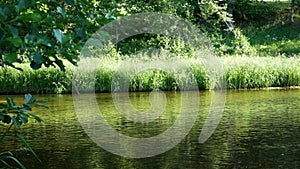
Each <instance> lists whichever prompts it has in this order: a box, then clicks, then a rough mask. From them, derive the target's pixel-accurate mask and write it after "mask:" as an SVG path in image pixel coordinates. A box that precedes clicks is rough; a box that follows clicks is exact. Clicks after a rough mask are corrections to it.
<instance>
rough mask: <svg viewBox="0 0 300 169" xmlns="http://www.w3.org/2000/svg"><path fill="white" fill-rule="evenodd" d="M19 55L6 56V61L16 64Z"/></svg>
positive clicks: (10, 54)
mask: <svg viewBox="0 0 300 169" xmlns="http://www.w3.org/2000/svg"><path fill="white" fill-rule="evenodd" d="M17 58H18V54H17V53H9V54H5V55H4V60H5V61H6V62H9V63H14V62H16V61H17Z"/></svg>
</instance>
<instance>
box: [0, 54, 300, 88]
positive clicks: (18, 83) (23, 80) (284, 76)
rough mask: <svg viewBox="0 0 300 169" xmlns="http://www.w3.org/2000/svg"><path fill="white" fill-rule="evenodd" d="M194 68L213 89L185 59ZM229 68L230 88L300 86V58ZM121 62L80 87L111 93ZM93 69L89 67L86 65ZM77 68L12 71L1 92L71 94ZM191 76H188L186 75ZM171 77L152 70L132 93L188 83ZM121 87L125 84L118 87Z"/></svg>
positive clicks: (84, 78)
mask: <svg viewBox="0 0 300 169" xmlns="http://www.w3.org/2000/svg"><path fill="white" fill-rule="evenodd" d="M183 61H184V62H185V63H186V64H187V65H189V66H190V73H189V74H193V75H194V77H195V78H196V81H197V83H198V87H199V89H209V88H210V87H211V80H210V78H209V76H208V75H207V70H205V68H204V66H203V64H202V62H201V60H200V59H195V58H190V59H183ZM221 62H222V63H223V65H224V67H225V77H226V82H227V87H228V88H230V89H238V88H260V87H285V86H298V85H299V84H300V58H298V57H291V58H285V57H239V56H230V57H223V58H221ZM120 63H121V61H120V60H119V61H118V60H115V59H106V60H103V61H102V62H101V65H100V66H99V68H98V69H97V70H96V78H93V77H90V76H91V74H89V73H87V72H84V71H83V72H81V74H80V75H79V76H78V77H76V80H77V82H78V84H80V85H79V87H81V88H84V89H86V90H91V89H92V88H93V86H91V84H92V83H91V79H92V80H93V79H96V80H95V82H96V83H95V89H96V92H109V91H110V89H111V83H112V77H113V75H114V72H116V69H117V66H118V65H119V64H120ZM83 66H89V65H83ZM72 72H73V67H72V66H68V69H67V71H66V72H62V71H59V69H56V68H50V69H43V68H42V69H40V70H36V71H34V70H31V69H30V68H29V67H25V66H24V71H23V72H20V71H17V70H14V69H8V71H7V75H6V77H5V76H4V75H3V71H0V84H1V86H0V92H1V93H11V94H14V93H28V92H30V93H70V92H71V89H72V84H71V81H72V78H73V75H72ZM186 73H188V72H186ZM129 75H130V74H129V73H126V72H124V73H123V74H120V78H126V77H129ZM176 77H177V79H178V80H177V82H176V81H175V78H174V75H172V74H168V73H166V72H164V71H161V70H149V71H144V72H140V73H139V74H137V75H136V76H134V78H133V79H132V81H131V84H130V91H152V90H153V89H161V90H178V89H179V88H178V83H182V84H185V83H188V82H187V79H184V78H183V77H184V76H183V75H180V74H178V75H176ZM114 85H115V86H117V87H118V85H121V84H114Z"/></svg>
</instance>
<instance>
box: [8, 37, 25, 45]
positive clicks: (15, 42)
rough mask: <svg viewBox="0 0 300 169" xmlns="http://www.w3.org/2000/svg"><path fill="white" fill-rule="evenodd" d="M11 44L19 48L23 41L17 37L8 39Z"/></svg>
mask: <svg viewBox="0 0 300 169" xmlns="http://www.w3.org/2000/svg"><path fill="white" fill-rule="evenodd" d="M6 40H8V41H9V42H11V43H12V44H13V45H14V46H15V47H19V46H20V45H21V44H22V39H21V38H20V37H19V36H17V37H13V38H6Z"/></svg>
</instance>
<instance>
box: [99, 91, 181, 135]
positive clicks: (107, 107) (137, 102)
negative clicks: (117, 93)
mask: <svg viewBox="0 0 300 169" xmlns="http://www.w3.org/2000/svg"><path fill="white" fill-rule="evenodd" d="M166 95H167V97H166V98H167V102H166V108H165V110H164V112H161V115H160V116H159V117H158V118H157V119H154V120H153V121H151V122H148V123H138V122H135V121H131V120H129V119H127V118H126V116H122V114H121V113H120V111H119V110H117V109H116V107H115V105H114V101H113V100H112V98H111V97H110V96H109V97H106V98H105V99H100V97H99V108H100V110H101V113H102V115H103V116H104V118H105V119H106V121H107V122H108V123H109V124H110V126H111V127H112V128H114V129H115V130H117V131H118V132H120V133H122V134H124V135H128V136H131V137H137V138H145V137H151V136H155V135H158V134H160V133H162V132H164V131H165V130H167V129H168V128H170V127H171V126H172V125H173V123H174V121H175V120H176V118H177V115H178V113H179V111H180V108H181V97H180V93H173V92H167V93H166ZM129 97H130V101H131V106H133V107H134V108H137V109H138V110H139V111H143V112H145V113H146V111H147V110H148V109H149V108H150V102H149V93H148V92H146V93H144V92H135V93H134V92H133V93H130V96H129ZM103 100H106V101H105V104H103V103H102V102H103ZM145 116H146V114H145Z"/></svg>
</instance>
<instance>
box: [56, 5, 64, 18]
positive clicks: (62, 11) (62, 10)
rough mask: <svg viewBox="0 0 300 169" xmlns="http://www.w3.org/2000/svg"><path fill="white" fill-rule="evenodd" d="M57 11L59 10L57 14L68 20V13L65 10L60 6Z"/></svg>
mask: <svg viewBox="0 0 300 169" xmlns="http://www.w3.org/2000/svg"><path fill="white" fill-rule="evenodd" d="M56 10H57V12H58V13H60V14H61V15H62V16H63V17H64V18H66V11H65V10H64V9H63V8H61V7H60V6H58V7H57V8H56Z"/></svg>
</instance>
